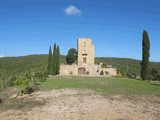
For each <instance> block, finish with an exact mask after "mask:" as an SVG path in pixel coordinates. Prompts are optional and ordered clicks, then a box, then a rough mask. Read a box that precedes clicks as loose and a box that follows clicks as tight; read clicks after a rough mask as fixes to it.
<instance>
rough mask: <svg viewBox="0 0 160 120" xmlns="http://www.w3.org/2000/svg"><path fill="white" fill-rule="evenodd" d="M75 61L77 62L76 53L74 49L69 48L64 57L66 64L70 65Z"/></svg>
mask: <svg viewBox="0 0 160 120" xmlns="http://www.w3.org/2000/svg"><path fill="white" fill-rule="evenodd" d="M76 60H77V51H76V49H74V48H71V49H70V50H69V51H68V54H67V56H66V62H67V64H69V65H72V64H73V63H74V62H75V61H76Z"/></svg>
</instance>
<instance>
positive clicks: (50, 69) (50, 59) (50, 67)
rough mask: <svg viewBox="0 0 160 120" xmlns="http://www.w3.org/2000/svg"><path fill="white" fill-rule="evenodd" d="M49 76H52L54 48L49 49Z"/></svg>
mask: <svg viewBox="0 0 160 120" xmlns="http://www.w3.org/2000/svg"><path fill="white" fill-rule="evenodd" d="M47 70H48V74H49V75H51V74H52V48H51V46H50V47H49V54H48V66H47Z"/></svg>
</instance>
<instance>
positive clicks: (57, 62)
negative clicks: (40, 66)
mask: <svg viewBox="0 0 160 120" xmlns="http://www.w3.org/2000/svg"><path fill="white" fill-rule="evenodd" d="M59 71H60V49H59V46H57V60H56V74H59Z"/></svg>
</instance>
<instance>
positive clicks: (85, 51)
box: [77, 38, 94, 65]
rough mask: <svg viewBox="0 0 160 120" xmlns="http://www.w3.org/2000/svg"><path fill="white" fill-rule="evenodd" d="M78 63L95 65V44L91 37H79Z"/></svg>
mask: <svg viewBox="0 0 160 120" xmlns="http://www.w3.org/2000/svg"><path fill="white" fill-rule="evenodd" d="M77 50H78V61H77V64H78V65H94V45H93V44H92V40H91V39H90V38H78V41H77Z"/></svg>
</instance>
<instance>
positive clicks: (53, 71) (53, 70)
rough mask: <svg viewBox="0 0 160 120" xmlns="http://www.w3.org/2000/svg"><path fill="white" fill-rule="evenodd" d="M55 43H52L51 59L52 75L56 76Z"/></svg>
mask: <svg viewBox="0 0 160 120" xmlns="http://www.w3.org/2000/svg"><path fill="white" fill-rule="evenodd" d="M56 49H57V47H56V43H54V48H53V57H52V75H56V69H57V68H56V67H57V66H56V59H57V52H56Z"/></svg>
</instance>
